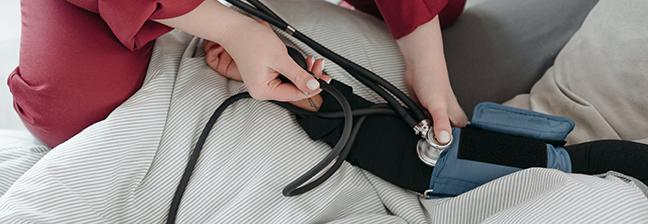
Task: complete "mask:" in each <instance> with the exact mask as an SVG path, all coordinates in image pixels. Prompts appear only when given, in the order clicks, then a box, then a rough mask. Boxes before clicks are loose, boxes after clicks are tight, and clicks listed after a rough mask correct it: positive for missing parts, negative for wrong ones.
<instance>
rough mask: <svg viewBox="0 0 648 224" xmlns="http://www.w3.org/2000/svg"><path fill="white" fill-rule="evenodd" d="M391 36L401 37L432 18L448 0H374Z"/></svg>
mask: <svg viewBox="0 0 648 224" xmlns="http://www.w3.org/2000/svg"><path fill="white" fill-rule="evenodd" d="M375 1H376V5H378V9H379V10H380V13H381V14H382V16H383V18H384V19H385V23H386V24H387V26H388V27H389V30H390V31H391V34H392V36H394V38H395V39H398V38H401V37H403V36H405V35H407V34H409V33H411V32H412V31H414V30H415V29H416V27H418V26H420V25H422V24H424V23H426V22H428V21H430V20H432V19H433V18H434V17H435V16H437V15H438V14H439V13H440V12H441V10H443V8H444V7H445V6H446V5H447V4H448V0H404V1H394V0H375Z"/></svg>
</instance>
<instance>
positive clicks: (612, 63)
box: [509, 0, 648, 143]
mask: <svg viewBox="0 0 648 224" xmlns="http://www.w3.org/2000/svg"><path fill="white" fill-rule="evenodd" d="M647 10H648V1H645V0H602V1H600V2H599V3H598V5H596V7H594V9H593V10H592V12H591V13H590V14H589V15H588V17H587V19H586V20H585V22H584V24H583V26H582V27H581V28H580V30H578V31H577V32H576V34H575V35H574V36H573V37H572V39H571V40H570V41H569V43H567V45H566V46H565V48H564V49H563V50H562V51H561V52H560V54H559V55H558V57H557V58H556V60H555V62H554V66H553V67H551V68H550V69H549V70H548V71H547V72H546V73H545V75H544V77H543V78H542V79H541V80H540V81H538V83H537V84H536V85H535V86H533V88H532V90H531V93H530V94H528V95H521V96H518V97H516V98H515V99H513V100H511V101H510V102H509V104H511V105H514V106H518V107H523V108H530V109H532V110H534V111H541V112H545V113H551V114H558V115H563V116H567V117H570V118H572V119H573V120H574V121H575V122H576V129H575V130H574V132H572V134H571V135H570V136H569V138H568V141H569V142H570V143H579V142H586V141H591V140H595V139H624V140H634V141H638V142H643V143H648V97H646V90H647V89H648V88H647V87H648V26H646V24H648V16H646V14H645V12H646V11H647Z"/></svg>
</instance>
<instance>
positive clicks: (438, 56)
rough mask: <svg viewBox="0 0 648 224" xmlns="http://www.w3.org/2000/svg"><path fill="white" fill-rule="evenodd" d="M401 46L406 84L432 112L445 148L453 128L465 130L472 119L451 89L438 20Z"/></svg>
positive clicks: (436, 136)
mask: <svg viewBox="0 0 648 224" xmlns="http://www.w3.org/2000/svg"><path fill="white" fill-rule="evenodd" d="M397 43H398V46H399V48H400V50H401V52H402V53H403V56H404V57H405V64H406V71H405V80H406V83H407V86H408V88H409V90H410V93H411V94H412V95H413V96H414V97H415V98H417V99H418V100H419V103H420V104H421V105H422V106H423V107H425V108H426V109H427V110H428V112H429V113H430V115H431V116H432V123H433V126H434V136H435V138H436V140H437V141H439V142H440V143H442V144H445V143H447V142H449V141H450V133H451V125H454V126H455V127H463V126H465V125H466V124H467V123H468V118H467V117H466V114H465V113H464V112H463V110H462V109H461V107H460V106H459V103H458V102H457V97H455V95H454V93H453V91H452V87H451V86H450V80H449V79H448V70H447V68H446V63H445V57H444V55H443V42H442V40H441V26H440V25H439V19H438V16H437V17H435V18H434V19H432V20H431V21H429V22H427V23H425V24H423V25H421V26H419V27H418V28H417V29H416V30H415V31H414V32H412V33H410V34H408V35H406V36H404V37H402V38H400V39H398V40H397Z"/></svg>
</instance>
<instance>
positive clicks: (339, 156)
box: [167, 0, 452, 223]
mask: <svg viewBox="0 0 648 224" xmlns="http://www.w3.org/2000/svg"><path fill="white" fill-rule="evenodd" d="M226 1H227V2H229V3H230V4H232V5H234V6H236V7H237V8H239V9H241V10H242V11H244V12H246V13H248V14H250V15H253V16H255V17H257V18H259V19H262V20H264V21H266V22H268V23H270V24H271V25H273V26H274V27H276V28H278V29H280V30H282V31H284V32H285V33H286V34H288V35H290V36H292V37H294V38H295V39H297V40H299V41H301V42H303V43H304V44H306V45H307V46H309V47H311V48H312V49H313V50H315V51H316V52H317V53H319V54H320V55H321V56H323V57H325V58H327V59H329V60H330V61H332V62H334V63H336V64H337V65H339V66H340V67H342V68H343V69H344V70H345V71H347V72H348V73H349V74H351V76H353V77H354V78H355V79H357V80H358V81H360V82H361V83H362V84H364V85H365V86H367V87H369V88H370V89H371V90H373V91H374V92H376V93H377V94H378V95H380V96H381V97H382V98H383V99H385V101H386V102H387V103H384V104H376V105H374V106H372V107H369V108H363V109H356V110H353V109H351V106H350V105H349V102H348V101H347V100H346V98H345V97H344V95H342V93H341V92H339V91H338V90H337V89H335V88H333V87H332V86H331V85H329V84H328V83H326V82H325V81H323V80H318V81H319V83H320V88H321V89H322V90H323V91H326V92H327V93H329V94H331V96H333V98H335V100H337V102H338V103H339V104H340V106H341V108H342V111H341V112H326V113H324V112H311V111H307V110H303V109H301V108H298V107H295V106H293V105H291V104H289V103H284V102H275V101H273V103H275V104H277V105H279V106H282V107H284V108H286V109H288V110H290V111H292V112H294V113H296V114H298V115H302V116H311V115H315V116H319V117H323V118H344V123H343V129H342V134H341V136H340V139H339V140H338V142H337V143H336V144H335V146H334V147H333V149H332V150H331V152H330V153H328V154H327V155H326V157H325V158H324V159H322V161H320V162H319V163H317V164H316V165H315V166H313V168H311V169H310V170H308V171H307V172H305V173H304V174H303V175H301V176H299V177H298V178H296V179H295V180H294V181H292V182H290V183H289V184H288V185H286V187H284V189H283V191H282V193H283V195H284V196H295V195H299V194H303V193H306V192H308V191H310V190H311V189H313V188H315V187H317V186H319V185H320V184H322V183H323V182H324V181H326V180H327V179H328V178H329V177H330V176H332V175H333V174H334V173H335V171H337V169H338V168H339V167H340V166H341V165H342V163H343V162H344V160H345V158H346V157H347V156H348V154H349V152H350V150H351V146H352V145H353V141H354V139H355V136H356V135H357V133H358V131H359V129H360V126H361V125H362V123H363V122H364V120H365V118H366V117H367V116H369V115H377V114H383V115H395V116H399V117H400V118H402V119H403V121H405V123H406V124H407V125H409V126H410V127H412V129H413V130H414V134H416V135H418V136H420V137H421V139H420V140H419V141H418V143H417V147H416V151H417V154H418V156H419V158H420V159H421V161H422V162H423V163H425V164H427V165H430V166H434V165H436V162H437V160H438V159H439V157H440V155H441V153H442V152H443V150H444V149H446V148H447V147H448V146H450V145H451V143H452V137H451V139H450V141H449V142H448V143H446V144H440V143H439V142H437V141H436V140H435V138H434V132H433V130H432V126H431V124H430V120H428V119H427V118H426V117H425V113H424V111H425V110H424V109H423V108H422V107H421V106H419V105H418V104H416V103H415V102H414V101H413V100H412V99H411V98H409V97H408V96H407V95H406V94H405V93H403V92H402V91H400V90H399V89H398V88H396V87H395V86H394V85H392V84H391V83H389V82H387V81H386V80H385V79H383V78H382V77H380V76H378V75H376V74H375V73H373V72H371V71H369V70H367V69H366V68H364V67H362V66H360V65H358V64H356V63H354V62H352V61H350V60H348V59H346V58H344V57H342V56H340V55H339V54H337V53H335V52H333V51H331V50H329V49H328V48H326V47H324V46H322V45H321V44H319V43H317V42H315V41H314V40H312V39H311V38H310V37H308V36H306V35H304V34H303V33H301V32H299V31H298V30H297V29H295V28H294V27H292V26H290V25H289V24H288V23H286V22H285V21H284V20H283V19H281V18H280V17H279V16H278V15H276V14H275V13H274V12H273V11H272V10H270V9H269V8H268V7H267V6H265V5H264V4H263V3H261V2H260V1H258V0H247V2H248V3H249V4H248V3H245V2H243V1H241V0H226ZM288 54H289V55H290V56H291V57H292V58H293V60H295V62H296V63H297V64H299V65H300V66H301V67H302V68H306V60H305V59H304V57H303V55H301V53H300V52H299V51H297V50H296V49H294V48H290V47H288ZM246 98H251V96H250V94H249V93H247V92H243V93H239V94H236V95H233V96H231V97H229V98H227V99H226V100H225V101H224V102H223V103H222V104H221V105H220V106H219V107H218V108H217V109H216V110H215V111H214V113H213V114H212V115H211V117H210V118H209V120H208V121H207V124H206V125H205V127H204V129H203V130H202V133H201V134H200V136H199V138H198V141H197V142H196V145H195V147H194V149H193V152H192V154H191V156H190V158H189V161H188V162H187V166H186V167H185V171H184V173H183V175H182V178H181V180H180V184H179V185H178V187H177V189H176V192H175V194H174V197H173V200H172V204H171V208H170V209H169V213H168V216H167V223H175V219H176V215H177V212H178V209H179V207H180V202H181V200H182V196H183V194H184V192H185V190H186V187H187V185H188V183H189V180H190V178H191V174H192V173H193V170H194V169H195V167H196V162H197V161H198V158H199V157H200V153H201V151H202V149H203V146H204V144H205V142H206V140H207V137H208V136H209V132H210V131H211V129H212V127H213V126H214V124H215V123H216V121H217V120H218V118H219V117H220V115H221V114H222V113H223V111H224V110H225V109H226V108H227V107H228V106H229V105H231V104H233V103H234V102H236V101H238V100H240V99H246ZM400 102H402V103H403V104H404V105H405V107H404V106H402V105H401V104H400ZM408 109H409V110H408ZM354 117H358V119H357V121H355V123H354ZM333 161H335V163H333V165H331V166H330V167H329V169H328V170H326V172H324V173H323V174H322V175H320V176H319V177H318V178H316V179H315V180H313V181H311V182H310V183H306V182H307V181H308V180H310V179H312V178H314V177H315V176H317V175H318V174H319V173H320V172H321V171H322V170H324V169H326V167H327V166H329V165H330V164H331V162H333Z"/></svg>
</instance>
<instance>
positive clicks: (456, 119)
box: [450, 103, 468, 128]
mask: <svg viewBox="0 0 648 224" xmlns="http://www.w3.org/2000/svg"><path fill="white" fill-rule="evenodd" d="M450 122H451V123H452V125H453V126H455V127H461V128H463V127H466V125H468V117H467V116H466V113H464V111H463V109H461V107H460V106H459V104H458V103H457V104H453V106H450Z"/></svg>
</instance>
